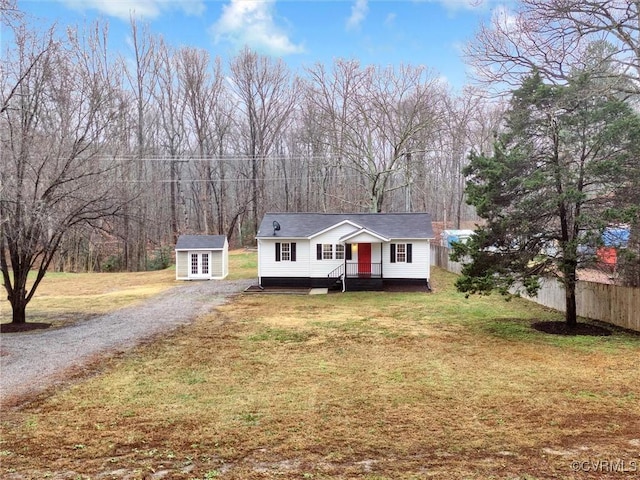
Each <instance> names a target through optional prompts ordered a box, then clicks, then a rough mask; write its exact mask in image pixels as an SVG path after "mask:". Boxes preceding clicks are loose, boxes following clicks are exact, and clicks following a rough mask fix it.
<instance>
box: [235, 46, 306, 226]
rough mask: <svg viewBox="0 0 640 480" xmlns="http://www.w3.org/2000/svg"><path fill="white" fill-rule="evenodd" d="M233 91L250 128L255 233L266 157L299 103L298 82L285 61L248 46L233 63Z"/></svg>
mask: <svg viewBox="0 0 640 480" xmlns="http://www.w3.org/2000/svg"><path fill="white" fill-rule="evenodd" d="M231 80H232V83H233V91H234V93H235V95H236V96H237V97H238V99H239V101H240V107H241V109H242V112H243V114H244V117H245V120H246V123H245V127H246V131H245V132H244V133H243V137H244V150H245V152H244V153H245V154H246V155H247V156H248V158H249V160H250V162H251V189H252V198H251V202H252V213H253V218H252V222H253V232H252V233H254V234H255V232H257V231H258V222H259V221H260V215H261V214H262V213H263V208H264V205H263V204H262V198H263V196H264V174H265V160H266V158H267V157H268V155H269V154H270V153H271V151H272V148H273V146H274V144H275V141H276V139H277V138H278V135H279V134H280V133H281V132H282V130H283V129H284V127H285V125H286V123H287V120H288V118H289V115H291V113H292V111H293V109H294V106H295V102H296V88H297V86H296V84H295V83H294V82H292V79H291V75H290V73H289V71H288V69H287V68H286V66H285V64H284V63H283V62H282V61H281V60H278V61H274V60H272V59H270V58H269V57H265V56H260V55H258V54H257V53H255V52H252V51H251V50H249V49H245V50H243V51H242V52H240V53H239V54H238V56H237V57H236V58H235V59H233V61H232V62H231Z"/></svg>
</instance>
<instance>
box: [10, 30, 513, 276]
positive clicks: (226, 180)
mask: <svg viewBox="0 0 640 480" xmlns="http://www.w3.org/2000/svg"><path fill="white" fill-rule="evenodd" d="M10 25H11V26H12V27H13V34H14V36H15V43H12V44H10V45H8V46H7V51H6V52H5V59H6V60H5V62H4V65H3V70H2V102H3V107H2V113H3V115H2V141H3V149H2V150H3V153H2V158H3V160H2V161H3V165H5V164H6V165H9V164H11V165H13V164H15V169H14V170H11V169H6V168H5V169H3V171H4V173H3V178H2V181H3V186H4V187H3V192H4V193H3V195H4V196H7V197H8V196H10V195H14V192H16V191H19V192H20V195H21V196H23V197H21V198H20V199H16V201H17V202H25V201H28V202H31V203H30V204H29V205H24V208H25V209H26V210H30V211H35V210H37V205H36V204H37V202H42V201H49V199H48V195H49V193H48V192H47V191H46V190H45V189H46V188H47V187H49V186H51V187H52V189H51V191H57V192H60V195H66V194H67V192H65V190H64V188H62V187H63V185H64V184H66V183H68V184H72V183H73V180H74V179H76V178H81V177H82V178H84V176H85V175H87V174H88V173H89V172H94V171H95V172H96V173H97V171H100V172H101V175H100V176H99V179H97V178H96V179H94V180H95V186H96V189H95V190H93V191H92V192H91V195H89V197H87V198H90V197H92V196H95V197H96V198H98V199H100V200H101V201H104V202H106V203H104V204H101V206H103V207H105V208H106V207H107V205H109V206H111V207H112V209H113V207H114V206H115V205H116V203H117V204H118V205H117V209H114V211H113V212H112V213H114V215H111V216H109V217H108V218H107V217H102V218H99V219H96V221H95V222H79V223H78V227H77V228H74V229H71V230H70V231H69V233H68V234H67V235H66V236H65V237H64V238H62V239H60V246H59V249H58V253H59V254H58V255H57V256H56V258H55V261H54V263H55V266H56V267H57V268H68V269H87V268H89V269H105V268H106V269H109V268H113V269H120V268H121V269H126V270H139V269H145V268H147V267H148V266H149V262H150V261H152V260H153V258H152V257H153V253H152V252H153V251H154V250H157V249H158V248H161V247H162V246H171V245H173V244H174V241H175V239H176V237H177V235H179V234H181V233H207V234H226V235H227V236H228V237H229V238H230V241H231V243H232V245H235V246H238V245H250V244H252V243H253V238H254V235H255V233H256V229H257V225H258V222H259V221H260V218H261V217H262V215H263V214H264V213H265V212H266V211H320V212H345V211H349V212H361V211H374V212H381V211H428V212H431V213H432V214H433V216H434V218H435V219H438V220H446V221H447V223H448V224H449V225H453V226H458V225H459V224H460V222H461V221H462V220H464V219H468V218H470V217H472V215H473V212H472V210H471V209H470V208H469V207H468V206H466V205H465V202H464V200H463V188H464V183H463V181H462V176H461V170H462V168H463V167H464V165H465V162H466V158H467V155H468V154H469V152H470V151H471V150H472V149H475V150H485V149H487V148H490V146H491V142H492V140H493V133H494V132H495V131H496V129H497V128H498V126H499V122H500V118H501V108H502V107H501V103H500V102H495V101H488V100H485V99H483V98H482V97H481V96H479V95H474V93H473V91H472V90H470V89H469V90H467V91H465V92H464V93H462V94H454V93H452V92H450V91H449V90H448V89H447V87H446V85H445V84H444V83H442V82H441V81H440V80H439V78H438V77H437V75H436V74H435V73H434V72H431V71H430V70H428V69H427V68H426V67H423V66H411V65H405V66H402V67H399V68H392V67H388V68H381V67H375V66H366V65H361V64H359V62H358V61H356V60H336V61H335V62H334V63H333V64H332V65H321V64H318V65H314V66H311V67H309V68H307V69H306V70H304V71H303V72H298V73H294V72H292V71H291V70H290V69H289V68H288V67H287V65H286V64H285V63H284V62H283V61H282V60H279V59H273V58H270V57H266V56H262V55H259V54H257V53H255V52H253V51H251V50H249V49H245V50H243V51H241V52H240V53H238V54H237V55H236V56H235V57H233V58H232V59H231V60H230V61H229V63H228V64H223V62H222V61H221V60H220V59H219V58H217V57H212V56H210V54H209V53H208V52H206V51H204V50H198V49H195V48H191V47H179V48H176V47H173V46H171V45H168V44H167V43H166V42H165V41H164V40H163V39H162V37H161V36H157V35H152V34H151V33H149V31H148V30H147V28H146V27H145V26H144V25H140V24H139V23H138V22H136V21H135V20H132V21H131V30H130V34H131V49H130V51H129V52H127V53H126V54H123V55H116V54H114V52H111V51H109V49H108V29H107V28H106V26H105V25H101V24H94V25H90V26H85V27H82V28H80V27H69V28H68V29H67V31H66V32H64V35H62V34H61V32H59V31H58V30H57V29H55V28H53V27H52V28H50V29H48V30H42V29H41V28H40V29H36V28H35V27H32V26H31V25H30V24H29V23H28V22H25V21H22V22H20V21H19V19H14V21H13V22H10ZM52 113H53V115H52ZM65 161H66V162H69V164H70V166H71V167H73V168H70V169H64V168H62V169H61V168H60V163H61V162H65ZM40 167H44V168H40ZM21 171H28V172H29V174H28V175H27V177H25V178H23V177H22V176H21V174H20V172H21ZM16 173H17V174H18V175H17V176H16V175H15V174H16ZM16 182H17V183H16ZM101 189H104V190H105V192H101V191H100V190H101ZM77 194H78V196H79V197H83V198H84V196H85V194H84V193H83V194H82V195H81V192H80V191H78V192H77ZM107 197H108V200H107ZM25 198H28V200H25ZM6 200H7V201H9V204H11V200H10V199H6ZM117 200H120V202H118V201H117ZM68 201H69V200H65V202H68ZM9 204H7V205H9ZM59 206H61V205H59ZM20 208H22V207H20ZM49 220H50V219H49ZM49 220H48V221H49ZM54 223H55V222H54ZM81 224H82V225H81Z"/></svg>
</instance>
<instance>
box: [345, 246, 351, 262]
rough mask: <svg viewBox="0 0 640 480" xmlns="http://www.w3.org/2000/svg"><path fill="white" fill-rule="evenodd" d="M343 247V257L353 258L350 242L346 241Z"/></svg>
mask: <svg viewBox="0 0 640 480" xmlns="http://www.w3.org/2000/svg"><path fill="white" fill-rule="evenodd" d="M344 249H345V258H346V259H347V260H351V259H352V258H353V251H352V250H351V244H350V243H347V244H346V245H345V246H344Z"/></svg>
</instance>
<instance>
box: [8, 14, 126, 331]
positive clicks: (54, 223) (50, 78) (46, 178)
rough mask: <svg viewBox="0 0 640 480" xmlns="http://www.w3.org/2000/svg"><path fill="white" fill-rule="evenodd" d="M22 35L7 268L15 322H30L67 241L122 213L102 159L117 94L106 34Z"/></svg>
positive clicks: (11, 110)
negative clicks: (29, 309)
mask: <svg viewBox="0 0 640 480" xmlns="http://www.w3.org/2000/svg"><path fill="white" fill-rule="evenodd" d="M13 33H14V38H15V44H14V45H13V48H11V49H10V50H9V51H8V53H7V55H6V57H5V58H6V61H5V62H3V68H2V77H1V82H0V83H1V87H2V88H1V92H2V99H1V103H2V105H3V107H2V119H1V124H0V135H1V141H2V148H1V152H0V158H1V160H2V161H1V163H2V168H0V183H1V186H0V219H1V220H0V267H1V269H2V275H3V280H4V287H5V289H6V291H7V294H8V298H9V301H10V303H11V306H12V309H13V322H14V323H24V322H25V321H26V306H27V304H28V303H29V301H30V300H31V299H32V298H33V295H34V293H35V291H36V289H37V287H38V285H39V284H40V281H41V280H42V278H43V277H44V275H45V273H46V271H47V268H48V267H49V265H50V263H51V261H52V259H53V257H54V255H55V253H56V251H57V249H58V247H59V245H60V242H61V241H62V239H63V238H64V237H65V236H66V235H68V234H69V233H70V232H72V231H73V229H74V228H76V227H79V226H83V225H89V226H92V227H94V228H101V226H102V220H103V219H104V218H106V217H108V216H111V215H113V214H114V213H116V212H117V211H118V200H117V199H116V198H114V197H113V195H112V188H111V187H112V185H110V184H109V182H108V181H106V180H107V178H106V177H105V174H106V173H107V172H109V170H111V169H112V168H113V162H112V161H111V160H109V159H108V158H106V157H105V156H103V155H102V146H103V144H104V143H105V141H106V139H105V138H104V132H105V129H106V127H107V125H108V124H109V122H110V120H111V117H112V115H113V109H112V108H111V106H112V101H113V96H114V95H113V94H114V90H113V86H112V84H111V79H110V76H109V70H108V66H107V65H106V63H105V61H106V54H105V52H106V46H105V42H104V39H105V38H106V34H104V32H103V31H102V30H101V29H100V28H98V27H97V26H96V28H95V29H94V30H93V31H91V32H89V33H88V34H86V35H79V34H78V33H77V32H76V31H74V30H72V29H69V31H68V38H67V39H66V41H64V42H63V41H58V40H56V39H55V37H54V31H53V29H51V30H49V31H48V32H46V33H44V34H37V33H35V32H33V31H30V30H29V29H28V28H27V27H26V26H25V25H22V26H20V27H19V28H16V29H15V30H14V32H13ZM30 270H36V272H37V273H36V277H35V279H34V280H33V281H28V274H29V271H30Z"/></svg>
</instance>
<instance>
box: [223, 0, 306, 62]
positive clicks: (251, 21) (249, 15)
mask: <svg viewBox="0 0 640 480" xmlns="http://www.w3.org/2000/svg"><path fill="white" fill-rule="evenodd" d="M274 4H275V1H274V0H262V1H253V0H231V1H230V3H228V4H227V5H225V6H224V7H222V15H221V17H220V18H219V19H218V21H217V22H216V23H215V24H214V25H213V26H212V27H211V33H212V34H213V36H214V40H215V42H216V43H218V42H220V41H227V42H230V43H232V44H234V45H235V46H236V47H238V48H242V47H244V46H249V47H251V48H253V49H255V50H258V51H264V52H266V53H269V54H273V55H288V54H292V53H301V52H303V51H304V47H303V46H302V45H296V44H294V43H293V42H292V41H291V40H290V39H289V37H288V36H287V34H286V33H285V32H283V31H282V30H281V29H280V28H279V27H278V26H277V25H276V23H275V21H274V18H273V13H272V11H273V5H274Z"/></svg>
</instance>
